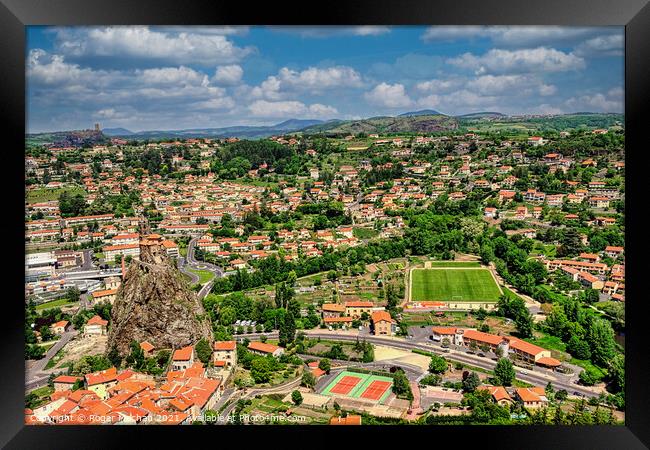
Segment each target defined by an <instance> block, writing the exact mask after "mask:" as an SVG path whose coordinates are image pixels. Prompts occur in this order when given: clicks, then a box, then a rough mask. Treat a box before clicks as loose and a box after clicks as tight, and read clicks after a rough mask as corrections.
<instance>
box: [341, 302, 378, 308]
mask: <svg viewBox="0 0 650 450" xmlns="http://www.w3.org/2000/svg"><path fill="white" fill-rule="evenodd" d="M373 306H374V303H373V302H345V307H346V308H372V307H373Z"/></svg>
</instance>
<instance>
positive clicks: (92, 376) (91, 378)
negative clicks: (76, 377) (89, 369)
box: [86, 367, 117, 386]
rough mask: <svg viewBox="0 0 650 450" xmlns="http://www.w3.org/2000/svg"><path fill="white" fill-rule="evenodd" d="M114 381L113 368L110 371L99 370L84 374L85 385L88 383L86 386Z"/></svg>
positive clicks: (114, 372) (115, 375)
mask: <svg viewBox="0 0 650 450" xmlns="http://www.w3.org/2000/svg"><path fill="white" fill-rule="evenodd" d="M116 379H117V369H116V368H115V367H111V368H110V369H106V370H101V371H99V372H94V373H89V374H86V383H88V386H93V385H95V384H103V383H108V382H110V381H115V380H116Z"/></svg>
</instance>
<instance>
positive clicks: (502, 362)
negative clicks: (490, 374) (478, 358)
mask: <svg viewBox="0 0 650 450" xmlns="http://www.w3.org/2000/svg"><path fill="white" fill-rule="evenodd" d="M494 378H495V379H496V381H497V384H499V385H501V386H510V385H511V384H512V381H513V380H514V379H515V369H514V367H513V366H512V362H511V361H510V360H509V359H508V358H501V359H499V361H497V365H496V366H495V368H494Z"/></svg>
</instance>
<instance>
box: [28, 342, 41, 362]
mask: <svg viewBox="0 0 650 450" xmlns="http://www.w3.org/2000/svg"><path fill="white" fill-rule="evenodd" d="M44 355H45V348H44V347H42V346H40V345H38V344H25V359H41V358H42V357H43V356H44Z"/></svg>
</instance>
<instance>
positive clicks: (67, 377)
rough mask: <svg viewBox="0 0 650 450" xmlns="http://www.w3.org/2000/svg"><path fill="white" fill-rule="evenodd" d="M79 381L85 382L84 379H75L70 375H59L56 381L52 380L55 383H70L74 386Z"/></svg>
mask: <svg viewBox="0 0 650 450" xmlns="http://www.w3.org/2000/svg"><path fill="white" fill-rule="evenodd" d="M77 380H83V378H82V377H73V376H70V375H59V376H58V377H56V378H55V379H54V380H52V381H53V382H54V383H70V384H74V383H75V382H76V381H77Z"/></svg>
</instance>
